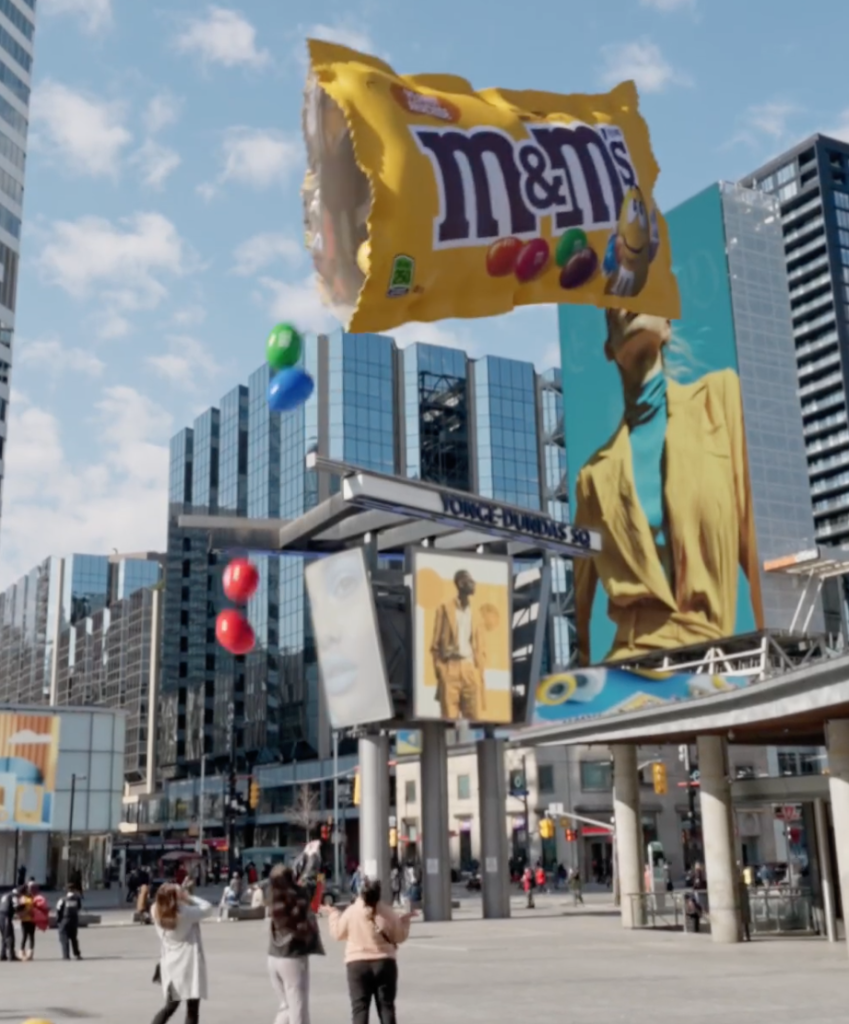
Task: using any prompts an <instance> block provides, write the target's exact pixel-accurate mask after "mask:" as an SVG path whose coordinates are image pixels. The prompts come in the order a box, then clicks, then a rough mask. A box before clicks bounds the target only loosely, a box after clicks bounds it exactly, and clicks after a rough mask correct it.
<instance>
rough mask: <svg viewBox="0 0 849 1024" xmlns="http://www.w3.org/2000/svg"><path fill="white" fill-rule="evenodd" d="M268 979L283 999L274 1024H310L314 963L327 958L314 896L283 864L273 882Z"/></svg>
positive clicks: (272, 879)
mask: <svg viewBox="0 0 849 1024" xmlns="http://www.w3.org/2000/svg"><path fill="white" fill-rule="evenodd" d="M269 892H270V903H271V912H270V936H269V943H268V976H269V978H270V979H271V984H272V987H273V988H274V991H275V992H276V993H277V995H278V997H279V999H280V1008H279V1009H278V1011H277V1016H276V1017H275V1018H274V1024H310V960H309V958H310V957H311V956H324V946H323V945H322V942H321V933H320V932H319V930H318V921H317V920H316V917H315V915H314V914H313V913H312V911H311V910H310V895H309V892H308V891H307V890H306V889H304V888H303V887H301V886H299V885H298V884H297V882H296V881H295V876H294V873H293V872H292V869H291V868H288V867H284V866H283V865H282V864H279V865H278V866H277V867H275V868H274V869H273V870H272V872H271V876H270V879H269Z"/></svg>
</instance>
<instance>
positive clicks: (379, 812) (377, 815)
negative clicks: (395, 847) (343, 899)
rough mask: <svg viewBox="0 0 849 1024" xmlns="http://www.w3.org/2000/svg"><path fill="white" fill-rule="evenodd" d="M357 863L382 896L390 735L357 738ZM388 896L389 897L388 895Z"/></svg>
mask: <svg viewBox="0 0 849 1024" xmlns="http://www.w3.org/2000/svg"><path fill="white" fill-rule="evenodd" d="M359 745H360V864H361V865H362V870H363V873H364V874H365V876H366V877H367V878H373V879H377V880H378V881H379V882H380V885H381V888H382V889H383V893H384V898H387V897H388V894H389V893H390V891H391V883H390V877H389V737H388V736H387V735H386V734H385V733H371V734H366V735H364V736H361V737H360V744H359ZM389 898H391V897H389Z"/></svg>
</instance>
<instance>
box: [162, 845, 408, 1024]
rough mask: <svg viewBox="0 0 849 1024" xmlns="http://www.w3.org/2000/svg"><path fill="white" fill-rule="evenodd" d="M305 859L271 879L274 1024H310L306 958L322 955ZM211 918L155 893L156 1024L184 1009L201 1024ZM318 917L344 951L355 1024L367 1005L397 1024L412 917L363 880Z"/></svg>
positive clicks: (174, 892)
mask: <svg viewBox="0 0 849 1024" xmlns="http://www.w3.org/2000/svg"><path fill="white" fill-rule="evenodd" d="M309 858H310V855H309V854H308V855H307V858H306V859H305V860H304V859H302V860H300V861H299V862H298V863H297V864H296V865H295V867H294V869H293V868H290V867H287V866H284V865H278V866H277V867H275V868H274V869H273V870H272V871H271V873H270V876H269V878H268V886H267V905H268V923H269V928H268V947H267V957H268V974H269V979H270V981H271V985H272V987H273V988H274V991H275V992H276V994H277V997H278V999H279V1009H278V1012H277V1016H276V1018H275V1024H309V1020H310V1015H309V997H310V967H309V964H310V957H313V956H322V955H324V946H323V944H322V939H321V933H320V930H319V926H318V920H317V915H316V913H315V911H314V909H313V897H314V879H315V875H314V873H313V872H312V870H311V867H312V862H311V860H310V859H309ZM214 910H215V908H214V907H213V906H212V904H210V903H208V902H207V901H206V900H202V899H198V898H196V897H194V896H192V895H190V894H189V893H187V892H186V891H185V889H182V888H181V887H180V886H177V885H172V884H166V885H163V886H161V887H160V888H159V890H158V891H157V893H156V899H155V901H154V906H153V912H152V916H153V923H154V924H155V926H156V930H157V933H158V935H159V939H160V944H161V955H160V961H159V965H158V967H157V971H156V974H155V975H154V979H155V980H157V981H159V982H160V983H161V985H162V991H163V995H164V998H165V1003H164V1006H163V1007H162V1008H161V1009H160V1010H159V1012H158V1013H157V1014H156V1016H155V1017H154V1019H153V1024H165V1022H166V1021H168V1020H170V1019H171V1017H172V1016H173V1015H174V1014H175V1013H176V1012H177V1009H178V1007H179V1006H180V1004H181V1003H182V1002H185V1004H186V1024H198V1021H199V1014H200V1003H201V1000H205V999H207V998H208V994H209V989H208V979H207V969H206V958H205V956H204V950H203V941H202V937H201V929H200V923H201V921H202V920H203V919H204V918H207V917H209V916H210V915H212V914H213V913H214ZM321 913H323V914H325V915H326V916H327V917H328V919H329V920H328V924H329V930H330V935H331V937H332V938H333V939H335V940H337V941H339V942H345V943H346V949H345V964H346V972H347V978H348V991H349V994H350V999H351V1012H352V1020H353V1024H367V1021H368V1019H369V1010H370V1007H371V1004H372V1002H374V1003H376V1005H377V1010H378V1014H379V1016H380V1021H381V1024H395V998H396V993H397V990H398V965H397V961H396V953H397V949H398V946H399V945H400V944H401V943H402V942H404V941H405V940H406V938H407V937H408V935H409V931H410V919H411V917H412V916H413V915H412V913H404V914H398V913H396V912H395V910H394V909H393V908H392V907H390V906H389V905H388V904H387V903H385V902H384V901H383V899H382V892H381V887H380V883H379V882H377V881H374V880H373V879H368V878H363V879H362V880H361V884H360V887H359V891H358V894H357V896H356V898H355V900H354V902H353V903H351V904H350V906H348V907H347V908H346V909H345V910H344V911H340V910H338V909H337V908H335V907H327V906H323V907H322V908H321Z"/></svg>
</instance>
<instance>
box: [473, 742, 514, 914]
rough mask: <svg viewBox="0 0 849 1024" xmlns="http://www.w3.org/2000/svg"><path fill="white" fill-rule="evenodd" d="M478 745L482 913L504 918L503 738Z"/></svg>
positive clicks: (506, 892) (507, 906) (507, 895)
mask: <svg viewBox="0 0 849 1024" xmlns="http://www.w3.org/2000/svg"><path fill="white" fill-rule="evenodd" d="M477 748H478V749H477V754H478V799H479V801H480V822H481V831H480V835H481V858H480V859H481V869H482V870H481V886H482V889H483V916H484V918H485V919H490V918H492V919H498V918H505V917H509V916H510V879H509V877H508V873H507V856H508V855H507V830H506V828H505V821H504V807H505V803H506V799H507V794H506V786H505V783H504V740H497V739H493V738H492V737H487V738H486V739H483V740H479V741H478V744H477Z"/></svg>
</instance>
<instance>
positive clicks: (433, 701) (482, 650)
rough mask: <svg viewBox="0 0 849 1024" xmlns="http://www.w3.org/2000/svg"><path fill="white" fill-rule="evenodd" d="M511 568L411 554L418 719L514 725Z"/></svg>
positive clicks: (500, 561)
mask: <svg viewBox="0 0 849 1024" xmlns="http://www.w3.org/2000/svg"><path fill="white" fill-rule="evenodd" d="M511 579H512V570H511V565H510V560H509V559H506V558H490V557H484V556H481V555H466V554H462V555H454V554H445V553H442V552H432V551H421V550H420V551H415V552H414V553H413V638H414V639H413V690H414V696H413V704H414V710H415V717H416V718H417V719H439V720H442V721H445V722H459V721H461V720H463V721H467V722H481V723H492V724H509V723H510V722H511V721H512V613H511V607H510V584H511Z"/></svg>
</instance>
